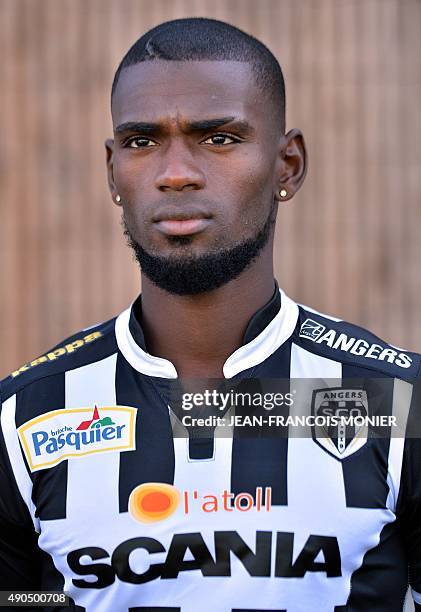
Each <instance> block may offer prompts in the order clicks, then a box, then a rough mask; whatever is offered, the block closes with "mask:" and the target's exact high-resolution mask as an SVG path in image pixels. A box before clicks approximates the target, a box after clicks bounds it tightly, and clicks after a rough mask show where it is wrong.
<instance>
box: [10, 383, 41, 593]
mask: <svg viewBox="0 0 421 612" xmlns="http://www.w3.org/2000/svg"><path fill="white" fill-rule="evenodd" d="M0 391H1V390H0ZM0 400H1V397H0ZM3 409H4V406H3V407H2V404H1V401H0V424H1V426H0V590H37V589H39V588H40V581H41V565H42V564H41V562H40V561H41V551H40V549H39V547H38V544H37V542H38V534H37V533H36V531H35V528H34V524H33V522H32V518H31V515H30V513H29V510H28V508H27V506H26V504H25V502H24V501H23V499H22V496H21V494H20V491H19V489H18V486H17V483H16V480H15V477H14V474H13V470H12V466H11V462H10V459H9V455H8V451H7V446H6V441H5V436H4V429H3V425H4V414H3Z"/></svg>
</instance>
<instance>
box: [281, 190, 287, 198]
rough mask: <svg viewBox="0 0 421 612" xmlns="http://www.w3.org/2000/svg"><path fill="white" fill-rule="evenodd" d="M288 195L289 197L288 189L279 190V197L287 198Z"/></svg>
mask: <svg viewBox="0 0 421 612" xmlns="http://www.w3.org/2000/svg"><path fill="white" fill-rule="evenodd" d="M287 195H288V191H287V190H286V189H280V190H279V197H281V198H286V197H287Z"/></svg>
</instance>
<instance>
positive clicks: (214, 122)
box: [114, 117, 254, 134]
mask: <svg viewBox="0 0 421 612" xmlns="http://www.w3.org/2000/svg"><path fill="white" fill-rule="evenodd" d="M228 123H230V124H231V126H230V127H232V128H236V129H239V130H241V131H243V132H246V133H249V134H251V133H253V132H254V130H253V128H252V127H251V125H250V124H249V123H248V121H245V120H244V119H238V120H236V119H235V117H218V118H215V119H201V120H199V121H190V122H188V123H187V126H186V128H185V129H184V130H183V132H206V131H207V130H211V129H214V128H218V127H222V126H223V125H227V124H228ZM162 131H163V130H162V125H161V124H160V123H149V122H145V121H126V122H125V123H121V124H120V125H118V126H117V127H116V128H115V130H114V132H115V133H116V134H122V133H125V132H142V133H143V134H157V133H158V132H162Z"/></svg>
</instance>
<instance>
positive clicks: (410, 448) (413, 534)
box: [397, 381, 421, 612]
mask: <svg viewBox="0 0 421 612" xmlns="http://www.w3.org/2000/svg"><path fill="white" fill-rule="evenodd" d="M397 515H398V521H399V526H400V529H401V533H402V537H403V542H404V546H405V550H406V556H407V559H408V569H409V585H410V588H411V590H412V597H413V599H414V605H415V610H416V611H417V612H421V381H417V382H416V383H415V385H414V390H413V397H412V402H411V411H410V415H409V420H408V426H407V438H406V440H405V445H404V452H403V460H402V473H401V485H400V492H399V499H398V505H397Z"/></svg>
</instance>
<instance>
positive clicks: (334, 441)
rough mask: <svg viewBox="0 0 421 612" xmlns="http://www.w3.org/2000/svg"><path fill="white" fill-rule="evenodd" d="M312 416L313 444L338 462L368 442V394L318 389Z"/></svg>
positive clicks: (314, 393)
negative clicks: (315, 443) (313, 419)
mask: <svg viewBox="0 0 421 612" xmlns="http://www.w3.org/2000/svg"><path fill="white" fill-rule="evenodd" d="M312 414H313V415H314V417H315V424H314V425H313V426H312V433H313V439H314V441H315V442H317V443H318V444H319V445H320V446H321V447H322V448H323V449H324V450H326V451H328V453H330V454H331V455H333V456H334V457H336V458H337V459H345V457H349V455H352V454H353V453H355V452H356V451H357V450H359V449H360V448H362V447H363V446H364V444H365V443H366V442H367V432H368V427H367V417H368V398H367V391H364V390H363V389H344V388H342V387H338V388H326V389H317V390H316V391H313V401H312ZM317 417H321V418H320V419H318V418H317ZM318 421H319V422H321V423H322V424H318Z"/></svg>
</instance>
